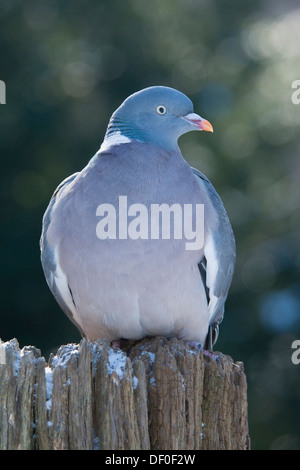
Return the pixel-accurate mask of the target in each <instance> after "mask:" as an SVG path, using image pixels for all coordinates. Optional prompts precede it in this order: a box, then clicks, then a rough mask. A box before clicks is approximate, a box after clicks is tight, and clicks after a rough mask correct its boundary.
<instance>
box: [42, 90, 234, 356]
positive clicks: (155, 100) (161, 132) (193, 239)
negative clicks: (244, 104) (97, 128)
mask: <svg viewBox="0 0 300 470" xmlns="http://www.w3.org/2000/svg"><path fill="white" fill-rule="evenodd" d="M193 130H206V131H212V130H213V129H212V126H211V124H210V123H209V122H208V121H206V120H205V119H203V118H201V117H200V116H199V115H197V114H195V113H194V110H193V104H192V102H191V100H190V99H189V98H188V97H187V96H185V95H184V94H183V93H181V92H179V91H177V90H175V89H173V88H169V87H164V86H154V87H149V88H146V89H144V90H141V91H139V92H137V93H134V94H133V95H131V96H129V97H128V98H127V99H126V100H125V101H124V102H123V103H122V104H121V106H120V107H119V108H118V109H117V110H116V111H115V112H114V113H113V115H112V117H111V119H110V121H109V124H108V127H107V131H106V134H105V137H104V141H103V143H102V145H101V147H100V149H99V151H98V152H97V153H96V154H95V155H94V157H93V158H92V159H91V160H90V161H89V163H88V164H87V165H86V166H85V168H83V170H82V171H80V172H78V173H75V174H73V175H71V176H69V177H68V178H66V179H65V180H64V181H63V182H62V183H61V184H60V185H59V186H58V188H57V189H56V191H55V192H54V194H53V196H52V199H51V200H50V203H49V206H48V207H47V210H46V212H45V214H44V217H43V227H42V235H41V241H40V248H41V262H42V266H43V270H44V273H45V277H46V280H47V283H48V285H49V288H50V290H51V291H52V294H53V295H54V297H55V299H56V300H57V302H58V304H59V305H60V307H61V308H62V310H63V311H64V312H65V313H66V315H67V316H68V317H69V318H70V320H71V321H72V322H73V323H74V324H75V325H76V327H77V328H78V330H79V331H80V333H81V335H82V336H83V337H87V338H88V340H90V341H94V340H96V339H98V338H107V339H108V340H109V341H111V342H113V344H114V345H115V344H118V341H119V340H121V339H129V340H139V339H141V338H143V337H146V336H156V335H162V336H165V337H167V338H170V337H177V338H180V339H183V340H185V341H187V342H190V343H193V344H194V343H196V344H197V345H201V347H202V348H205V349H212V346H213V344H214V343H215V341H216V339H217V335H218V325H219V323H220V322H221V321H222V319H223V315H224V304H225V301H226V298H227V294H228V290H229V287H230V284H231V280H232V276H233V271H234V264H235V240H234V235H233V232H232V228H231V225H230V222H229V220H228V216H227V214H226V211H225V208H224V206H223V203H222V201H221V199H220V197H219V195H218V194H217V192H216V190H215V189H214V187H213V186H212V184H211V183H210V181H209V180H208V179H207V178H206V176H204V175H203V174H202V173H201V172H200V171H198V170H196V169H194V168H191V167H190V165H188V163H187V162H186V161H185V160H184V158H183V156H182V154H181V152H180V149H179V146H178V138H179V137H180V136H181V135H182V134H184V133H186V132H189V131H193Z"/></svg>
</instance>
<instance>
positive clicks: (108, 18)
mask: <svg viewBox="0 0 300 470" xmlns="http://www.w3.org/2000/svg"><path fill="white" fill-rule="evenodd" d="M297 5H298V7H297ZM297 8H298V9H297ZM299 24H300V8H299V3H298V2H297V1H294V2H293V1H285V2H282V1H268V0H243V1H241V0H227V1H226V0H181V1H177V0H161V1H159V0H152V1H151V2H149V1H148V0H147V1H146V0H129V1H125V0H116V1H109V2H108V1H104V0H90V1H77V0H74V1H66V0H59V1H58V0H56V1H55V0H46V1H38V0H33V1H25V0H24V1H21V0H19V1H17V0H1V2H0V79H1V80H4V81H5V83H6V87H7V97H6V99H7V104H6V105H1V106H0V152H1V198H2V200H1V229H0V231H1V258H0V260H1V317H0V337H2V339H3V340H4V341H7V340H9V339H11V338H13V337H16V338H17V339H18V341H19V343H20V346H21V347H23V346H25V345H29V344H33V345H35V346H36V347H38V348H40V349H41V351H42V354H43V355H45V356H46V358H47V357H48V355H49V353H50V352H51V351H56V349H57V348H58V347H59V346H60V345H61V344H66V343H69V342H78V341H79V340H80V336H79V334H78V332H77V330H76V329H75V328H74V327H73V325H72V324H71V323H70V322H69V320H68V319H67V318H66V317H65V316H64V314H63V313H62V312H61V310H60V309H59V307H58V306H57V304H56V302H55V300H54V298H53V297H52V295H51V293H50V291H49V290H48V287H47V285H46V282H45V279H44V276H43V272H42V269H41V266H40V259H39V237H40V231H41V220H42V216H43V213H44V211H45V209H46V206H47V203H48V201H49V198H50V197H51V195H52V193H53V191H54V189H55V188H56V186H57V185H58V183H60V181H62V180H63V179H64V178H65V177H67V176H68V175H70V174H72V173H74V172H75V171H78V170H80V169H81V168H83V167H84V166H85V165H86V163H87V162H88V160H89V159H90V158H91V157H92V156H93V154H94V153H95V152H96V151H97V150H98V148H99V146H100V144H101V142H102V139H103V136H104V133H105V129H106V125H107V123H108V120H109V117H110V115H111V113H112V112H113V111H114V110H115V108H116V107H117V106H119V104H120V103H121V102H122V101H123V100H124V99H125V98H126V97H127V96H128V95H129V94H131V93H132V92H134V91H137V90H140V89H142V88H144V87H147V86H151V85H159V84H160V85H167V86H172V87H175V88H177V89H179V90H181V91H182V92H184V93H186V94H187V95H188V96H189V97H190V98H191V99H192V100H193V102H194V105H195V112H197V113H198V114H200V115H202V116H203V117H204V118H206V119H208V120H209V121H210V122H211V123H212V124H213V126H214V134H210V133H201V134H200V133H190V134H187V135H185V136H183V137H182V138H181V139H180V146H181V149H182V153H183V155H184V156H185V158H186V159H187V160H188V162H189V163H190V164H191V165H193V166H196V167H197V168H199V169H200V170H201V171H203V172H204V173H205V174H206V175H207V176H208V177H209V178H210V179H211V180H212V182H213V184H214V185H215V187H216V188H217V190H218V192H219V193H220V195H221V197H222V199H223V201H224V203H225V206H226V208H227V210H228V213H229V216H230V219H231V221H232V225H233V228H234V232H235V235H236V240H237V253H238V258H237V266H236V272H235V276H234V281H233V284H232V288H231V291H230V295H229V299H228V302H227V308H226V316H225V319H224V321H223V324H222V326H221V332H220V337H219V340H218V343H217V348H216V349H217V350H220V351H222V352H224V353H225V354H229V355H231V356H232V357H233V358H234V360H241V361H244V363H245V369H246V373H247V377H248V388H249V422H250V434H251V438H252V447H253V448H254V449H300V419H299V413H300V399H299V390H300V365H298V366H297V365H294V364H293V363H292V361H291V354H292V352H293V350H292V349H291V344H292V342H293V341H294V340H295V339H300V280H299V268H300V255H299V247H300V237H299V234H300V230H299V229H300V219H299V207H300V195H299V176H300V162H299V150H300V133H299V127H300V105H298V106H297V105H295V104H293V103H292V101H291V95H292V91H293V90H292V88H291V84H292V82H293V81H294V80H296V79H300V70H299V65H300V60H299V59H300V48H299V44H300V27H299Z"/></svg>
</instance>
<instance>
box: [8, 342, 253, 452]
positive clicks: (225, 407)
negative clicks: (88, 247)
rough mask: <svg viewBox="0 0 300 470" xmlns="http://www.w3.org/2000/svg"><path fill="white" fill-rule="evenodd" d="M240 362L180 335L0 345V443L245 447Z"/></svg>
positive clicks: (47, 446) (115, 447) (32, 446)
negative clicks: (54, 346) (51, 350)
mask: <svg viewBox="0 0 300 470" xmlns="http://www.w3.org/2000/svg"><path fill="white" fill-rule="evenodd" d="M249 441H250V440H249V434H248V422H247V385H246V376H245V374H244V370H243V364H242V363H241V362H236V363H234V362H233V360H232V359H231V358H230V357H229V356H225V355H223V354H221V353H217V352H214V353H207V354H205V353H203V351H201V352H200V353H199V352H197V351H195V350H193V349H191V348H190V347H188V346H186V345H185V344H184V343H183V342H182V341H179V340H177V339H175V338H174V339H171V340H167V339H165V338H163V337H156V338H146V339H144V340H143V341H141V342H139V343H137V344H136V345H135V346H134V347H132V348H131V349H128V350H127V351H126V352H124V351H122V350H119V349H113V348H111V347H110V345H109V343H108V342H107V341H105V340H103V341H99V342H95V343H89V342H88V341H86V340H82V341H81V342H80V344H79V345H76V344H69V345H66V346H61V347H60V348H59V350H58V352H57V354H56V355H55V356H51V357H50V359H49V363H48V364H47V363H46V361H45V359H44V358H43V357H41V354H40V351H39V350H38V349H36V348H34V347H32V346H28V347H25V348H23V349H22V350H20V349H19V345H18V342H17V340H15V339H14V340H11V341H9V342H6V343H1V344H0V449H1V450H5V449H85V450H89V449H102V450H105V449H106V450H109V449H112V450H125V449H128V450H140V449H144V450H150V449H151V450H196V449H203V450H204V449H249V447H250V444H249Z"/></svg>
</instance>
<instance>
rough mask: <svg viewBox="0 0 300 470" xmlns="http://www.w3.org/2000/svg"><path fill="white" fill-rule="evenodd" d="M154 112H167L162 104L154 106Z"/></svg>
mask: <svg viewBox="0 0 300 470" xmlns="http://www.w3.org/2000/svg"><path fill="white" fill-rule="evenodd" d="M156 112H157V114H161V115H162V114H166V112H167V108H166V107H165V106H164V105H163V104H159V105H158V106H156Z"/></svg>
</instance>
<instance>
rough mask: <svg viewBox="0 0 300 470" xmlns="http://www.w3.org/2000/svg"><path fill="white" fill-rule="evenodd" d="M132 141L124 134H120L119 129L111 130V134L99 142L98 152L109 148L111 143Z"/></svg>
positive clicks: (118, 143) (117, 143)
mask: <svg viewBox="0 0 300 470" xmlns="http://www.w3.org/2000/svg"><path fill="white" fill-rule="evenodd" d="M128 142H132V139H129V138H128V137H126V136H125V135H123V134H121V132H120V131H116V132H113V133H112V134H110V135H108V136H107V137H105V139H104V141H103V142H102V144H101V147H100V149H99V151H100V152H103V151H106V150H109V148H110V147H112V146H113V145H120V144H126V143H128Z"/></svg>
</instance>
